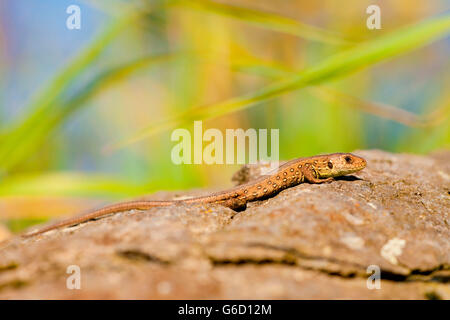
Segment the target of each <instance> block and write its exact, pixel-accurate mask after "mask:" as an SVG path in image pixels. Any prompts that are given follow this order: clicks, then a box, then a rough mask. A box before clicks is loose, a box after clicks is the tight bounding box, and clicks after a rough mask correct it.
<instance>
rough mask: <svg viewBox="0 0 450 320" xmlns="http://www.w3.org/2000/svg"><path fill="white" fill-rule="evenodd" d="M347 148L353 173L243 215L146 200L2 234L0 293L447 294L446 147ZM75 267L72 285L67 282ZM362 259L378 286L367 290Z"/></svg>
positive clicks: (247, 173)
mask: <svg viewBox="0 0 450 320" xmlns="http://www.w3.org/2000/svg"><path fill="white" fill-rule="evenodd" d="M355 153H356V154H358V155H361V156H363V157H365V158H366V159H367V161H368V166H367V168H366V169H364V170H363V171H361V172H359V173H358V174H355V175H353V176H349V177H344V178H340V179H338V180H336V181H334V182H332V183H329V184H320V185H313V184H301V185H299V186H296V187H294V188H290V189H287V190H284V191H282V192H281V193H280V194H278V195H277V196H275V197H273V198H270V199H267V200H264V201H260V202H255V203H252V204H250V205H249V206H248V207H247V209H246V210H244V211H241V212H234V211H232V210H231V209H228V208H223V207H220V206H214V205H190V206H187V205H180V206H173V207H165V208H153V209H151V210H147V211H131V212H123V213H119V214H115V215H111V216H108V217H105V218H102V219H99V220H96V221H90V222H87V223H84V224H81V225H78V226H75V227H71V228H65V229H61V230H57V231H52V232H49V233H46V234H43V235H40V236H37V237H33V238H31V239H26V240H22V239H18V238H16V239H13V240H11V241H8V242H3V243H1V244H0V298H14V299H15V298H26V299H27V298H56V299H79V298H80V299H91V298H100V299H102V298H106V299H115V298H124V299H128V298H138V299H143V298H145V299H207V298H208V299H253V298H257V299H272V298H274V299H329V298H330V299H353V298H358V299H450V286H449V283H448V282H449V279H450V226H449V223H450V221H449V213H450V161H449V160H450V152H441V153H439V154H433V155H431V156H416V155H409V154H391V153H387V152H382V151H377V150H373V151H359V152H358V151H357V152H355ZM257 169H258V167H254V168H250V167H246V168H244V169H243V170H242V171H241V172H240V173H239V174H238V175H237V176H236V177H238V179H237V180H239V181H241V182H243V181H246V180H249V179H252V178H254V176H255V172H257V171H258V170H257ZM184 195H186V194H184ZM173 196H174V194H169V193H160V194H156V195H153V196H151V197H149V198H152V199H158V198H159V199H167V198H170V197H173ZM71 265H76V266H79V267H80V270H81V289H80V290H76V289H75V290H69V289H67V286H66V281H67V279H68V277H69V276H70V275H69V274H68V273H67V268H68V267H69V266H71ZM370 265H375V266H378V267H379V268H380V269H381V282H380V285H381V289H368V287H367V279H368V277H369V275H370V274H371V273H370V274H368V273H367V268H368V266H370Z"/></svg>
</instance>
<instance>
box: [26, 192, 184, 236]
mask: <svg viewBox="0 0 450 320" xmlns="http://www.w3.org/2000/svg"><path fill="white" fill-rule="evenodd" d="M175 203H177V201H129V202H122V203H118V204H113V205H110V206H106V207H103V208H101V209H98V210H95V211H92V212H90V213H88V214H84V215H81V216H78V217H74V218H69V219H66V220H62V221H60V222H56V223H54V224H51V225H49V226H47V227H43V228H41V229H38V230H35V231H32V232H30V233H26V234H24V235H22V237H24V238H29V237H32V236H36V235H38V234H42V233H45V232H47V231H50V230H53V229H58V228H62V227H67V226H73V225H76V224H79V223H82V222H86V221H89V220H92V219H95V218H99V217H102V216H105V215H107V214H111V213H116V212H121V211H129V210H146V209H149V208H152V207H164V206H170V205H173V204H175Z"/></svg>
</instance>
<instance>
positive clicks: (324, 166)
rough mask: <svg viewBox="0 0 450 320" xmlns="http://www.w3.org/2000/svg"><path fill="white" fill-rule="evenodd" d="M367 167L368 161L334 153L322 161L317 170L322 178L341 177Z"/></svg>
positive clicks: (348, 154)
mask: <svg viewBox="0 0 450 320" xmlns="http://www.w3.org/2000/svg"><path fill="white" fill-rule="evenodd" d="M365 167H366V160H364V159H363V158H361V157H358V156H355V155H354V154H351V153H333V154H330V155H327V156H326V158H324V159H322V161H320V165H319V166H317V168H316V170H317V173H318V174H319V177H320V178H329V177H339V176H343V175H346V174H350V173H353V172H357V171H359V170H362V169H364V168H365Z"/></svg>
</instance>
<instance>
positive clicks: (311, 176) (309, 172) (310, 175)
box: [302, 167, 333, 183]
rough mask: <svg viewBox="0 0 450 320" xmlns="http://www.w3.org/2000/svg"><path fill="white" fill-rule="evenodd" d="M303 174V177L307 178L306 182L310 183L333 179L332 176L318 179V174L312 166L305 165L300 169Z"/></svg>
mask: <svg viewBox="0 0 450 320" xmlns="http://www.w3.org/2000/svg"><path fill="white" fill-rule="evenodd" d="M302 173H303V175H304V176H305V179H306V180H308V182H311V183H324V182H331V181H333V178H326V179H320V178H318V174H317V172H316V170H314V168H312V167H306V168H304V169H303V170H302Z"/></svg>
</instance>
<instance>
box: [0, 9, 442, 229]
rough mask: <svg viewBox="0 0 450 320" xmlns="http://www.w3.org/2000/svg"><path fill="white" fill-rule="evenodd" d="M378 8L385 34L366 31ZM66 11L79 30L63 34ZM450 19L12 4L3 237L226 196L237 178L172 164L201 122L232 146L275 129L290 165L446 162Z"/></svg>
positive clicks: (1, 107) (430, 14)
mask: <svg viewBox="0 0 450 320" xmlns="http://www.w3.org/2000/svg"><path fill="white" fill-rule="evenodd" d="M375 2H376V3H375ZM344 4H345V5H344ZM371 4H377V5H378V6H379V7H380V9H381V27H382V28H381V29H379V30H376V29H375V30H369V29H368V28H367V26H366V20H367V18H368V17H369V14H367V13H366V8H367V7H368V6H369V5H371ZM70 5H77V6H79V8H80V10H81V11H80V17H81V20H80V21H81V25H80V29H73V30H71V29H68V28H67V26H66V21H67V19H68V17H69V16H70V15H71V14H69V13H66V9H67V8H68V7H69V6H70ZM449 9H450V2H449V1H446V0H441V1H439V0H431V1H421V0H385V1H381V0H378V1H361V0H348V1H345V2H342V1H337V0H318V1H300V0H298V1H296V0H292V1H290V0H283V1H277V2H275V1H272V0H262V1H247V0H240V1H237V0H233V1H231V0H226V1H225V0H224V1H220V2H219V1H203V0H201V1H200V0H191V1H162V0H161V1H144V0H140V1H118V0H96V1H93V0H89V1H88V0H86V1H75V0H70V1H66V0H47V1H39V0H2V1H1V2H0V75H1V76H0V219H1V222H0V226H1V228H2V229H1V230H3V231H2V232H4V233H6V232H10V231H11V232H18V231H20V230H22V229H23V228H25V227H27V226H30V225H32V224H35V223H39V222H42V221H45V220H47V219H50V218H55V217H60V216H62V215H64V216H65V215H73V214H75V213H78V212H80V211H84V210H86V209H89V208H91V207H93V206H98V205H100V204H104V203H109V202H113V201H119V200H123V199H128V198H133V197H138V196H140V195H145V194H150V193H152V192H155V191H159V190H183V189H192V188H202V187H208V188H220V189H221V188H227V187H229V186H231V180H230V177H231V175H232V173H233V172H234V171H235V170H237V169H238V168H239V165H206V164H203V165H175V164H173V163H172V161H171V149H172V147H173V146H174V145H175V144H176V143H175V142H172V141H171V140H170V134H171V132H172V130H173V129H175V128H179V127H183V128H187V129H188V130H191V131H192V129H193V120H203V121H204V122H203V130H206V129H207V128H218V129H220V130H221V131H222V132H223V133H225V129H227V128H243V129H248V128H255V129H259V128H262V129H269V131H270V129H279V130H280V145H279V150H280V158H281V159H291V158H296V157H300V156H309V155H313V154H319V153H329V152H349V151H353V150H356V149H383V150H387V151H391V152H411V153H419V154H426V153H430V152H433V151H435V150H439V149H445V148H448V147H449V142H450V129H449V128H450V126H449V122H450V121H449V117H448V115H449V101H450V99H449V90H448V89H449V87H450V86H449V84H450V73H449V72H448V71H449V59H448V57H449V53H450V50H449V47H450V39H449V37H448V34H449V33H450V26H449V22H450V18H449ZM423 21H425V24H423ZM405 26H406V28H405ZM408 26H411V27H408ZM417 26H418V27H417ZM1 230H0V231H1Z"/></svg>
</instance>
